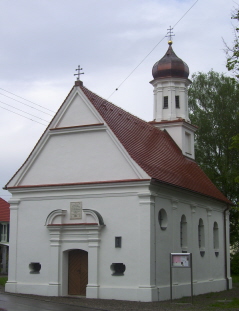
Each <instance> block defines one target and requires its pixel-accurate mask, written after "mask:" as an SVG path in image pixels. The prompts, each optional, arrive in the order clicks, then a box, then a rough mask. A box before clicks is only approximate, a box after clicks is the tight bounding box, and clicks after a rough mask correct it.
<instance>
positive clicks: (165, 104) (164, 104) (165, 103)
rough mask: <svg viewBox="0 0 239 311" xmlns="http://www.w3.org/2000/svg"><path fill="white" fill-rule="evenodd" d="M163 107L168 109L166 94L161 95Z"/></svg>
mask: <svg viewBox="0 0 239 311" xmlns="http://www.w3.org/2000/svg"><path fill="white" fill-rule="evenodd" d="M163 109H168V96H164V97H163Z"/></svg>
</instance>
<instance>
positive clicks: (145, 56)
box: [107, 0, 199, 100]
mask: <svg viewBox="0 0 239 311" xmlns="http://www.w3.org/2000/svg"><path fill="white" fill-rule="evenodd" d="M198 1H199V0H196V1H195V2H194V4H193V5H192V6H191V7H190V8H189V9H188V10H187V11H186V13H184V14H183V16H182V17H181V18H180V19H179V20H178V21H177V22H176V24H174V26H173V27H172V28H171V30H173V29H174V27H175V26H176V25H177V24H178V23H179V22H180V21H181V20H182V19H183V18H184V16H185V15H186V14H187V13H188V12H189V11H190V10H191V9H192V8H193V7H194V5H195V4H196V3H197V2H198ZM165 37H166V36H163V38H162V39H161V40H160V41H159V42H158V43H157V44H156V45H155V46H154V47H153V49H152V50H151V51H150V52H149V53H148V54H147V55H146V56H145V57H144V58H143V59H142V61H141V62H140V63H139V64H138V65H137V66H136V67H135V68H134V69H133V70H132V71H131V72H130V74H129V75H128V76H127V77H126V78H125V79H124V80H123V81H122V82H121V83H120V84H119V86H118V87H117V88H116V89H115V90H114V92H112V93H111V94H110V96H109V97H108V98H107V100H108V99H109V98H110V97H111V96H112V95H113V94H114V93H115V92H116V91H118V89H119V88H120V87H121V85H122V84H123V83H124V82H125V81H126V80H127V79H128V78H129V77H130V76H131V75H132V74H133V72H134V71H135V70H136V69H137V68H138V67H139V66H140V65H141V64H142V63H143V62H144V61H145V59H146V58H147V57H148V56H149V55H150V54H151V53H152V52H153V51H154V50H155V49H156V47H157V46H158V45H159V44H160V43H161V42H162V41H163V39H164V38H165Z"/></svg>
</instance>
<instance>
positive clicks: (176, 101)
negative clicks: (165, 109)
mask: <svg viewBox="0 0 239 311" xmlns="http://www.w3.org/2000/svg"><path fill="white" fill-rule="evenodd" d="M175 107H176V108H180V104H179V95H176V96H175Z"/></svg>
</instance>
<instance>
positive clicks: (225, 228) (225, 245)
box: [223, 205, 230, 290]
mask: <svg viewBox="0 0 239 311" xmlns="http://www.w3.org/2000/svg"><path fill="white" fill-rule="evenodd" d="M229 209H230V206H229V205H227V207H226V208H225V210H224V212H223V213H224V256H225V279H226V282H227V283H226V285H227V290H229V289H230V288H229V279H228V275H227V269H228V259H227V247H228V245H227V212H228V211H229Z"/></svg>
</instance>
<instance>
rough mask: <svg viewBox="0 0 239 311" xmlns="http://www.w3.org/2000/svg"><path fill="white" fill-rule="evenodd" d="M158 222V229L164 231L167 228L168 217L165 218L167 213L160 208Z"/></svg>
mask: <svg viewBox="0 0 239 311" xmlns="http://www.w3.org/2000/svg"><path fill="white" fill-rule="evenodd" d="M158 221H159V225H160V228H161V229H162V230H166V229H167V226H168V217H167V213H166V212H165V210H164V209H163V208H161V210H160V211H159V214H158Z"/></svg>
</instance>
